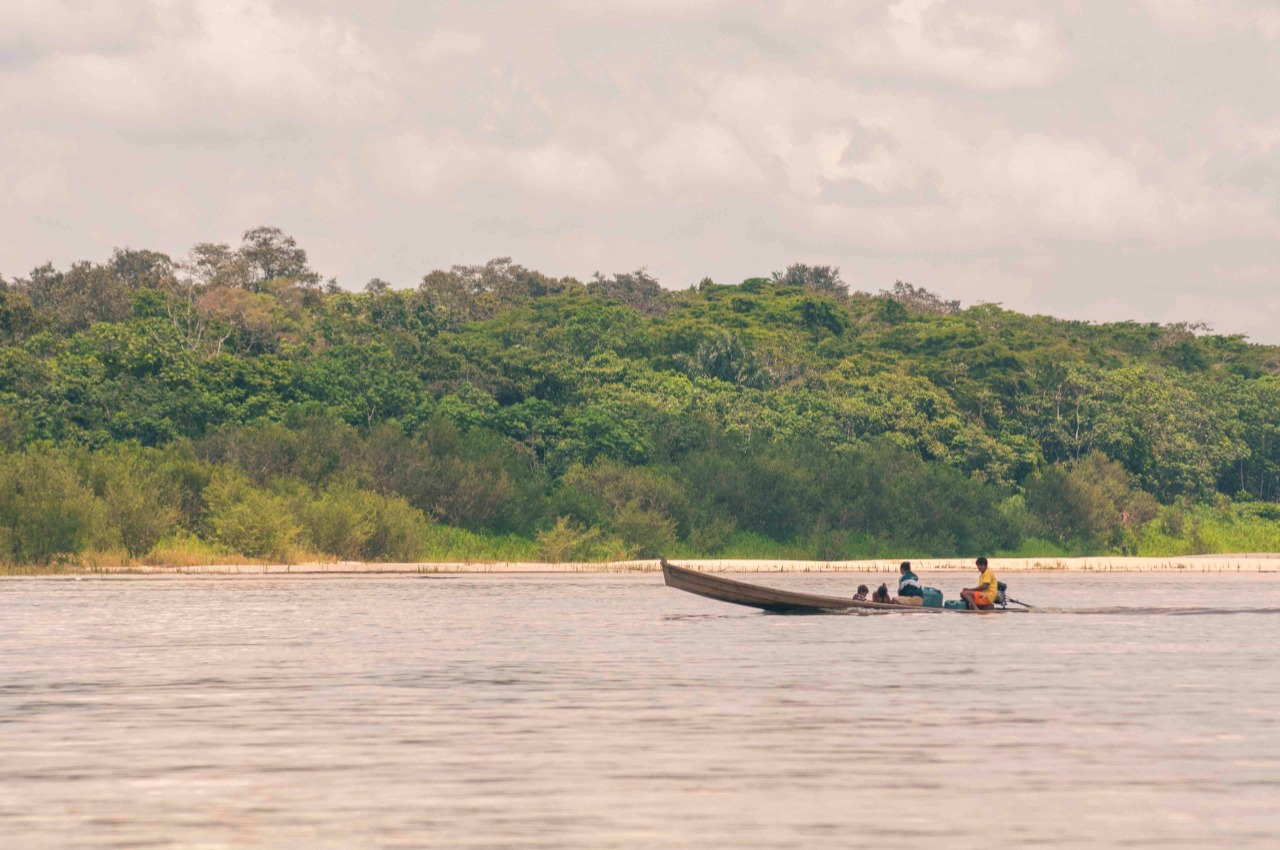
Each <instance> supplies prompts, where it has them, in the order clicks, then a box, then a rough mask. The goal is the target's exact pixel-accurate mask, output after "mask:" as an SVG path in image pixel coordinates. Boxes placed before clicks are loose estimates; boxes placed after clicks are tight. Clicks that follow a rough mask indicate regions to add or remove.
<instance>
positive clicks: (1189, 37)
mask: <svg viewBox="0 0 1280 850" xmlns="http://www.w3.org/2000/svg"><path fill="white" fill-rule="evenodd" d="M1278 197H1280V4H1278V3H1277V2H1276V0H1145V2H1144V0H1134V2H1129V3H1113V2H1104V0H1087V2H1086V0H1058V2H1048V0H1022V2H1009V0H1003V1H1002V2H996V1H995V0H950V2H948V0H899V2H872V1H871V0H854V2H836V0H823V1H822V2H792V1H791V0H769V2H754V0H539V2H530V0H516V1H515V2H504V0H471V2H465V3H462V2H459V3H452V2H428V1H427V0H412V2H411V1H410V0H360V2H358V3H357V2H346V1H345V0H344V1H343V2H340V1H339V0H150V2H147V0H93V1H92V2H72V0H63V2H58V0H2V2H0V273H3V274H5V275H6V276H9V277H13V276H19V275H22V274H25V273H26V272H27V271H28V270H30V269H31V268H32V267H34V266H36V265H38V264H40V263H43V262H45V261H48V260H52V261H53V262H54V263H55V264H58V265H66V264H67V263H69V262H71V261H72V260H76V259H94V260H100V259H103V258H105V257H106V256H107V255H108V254H109V253H110V251H111V249H112V248H113V247H114V246H125V245H128V246H131V247H147V248H154V249H158V250H163V251H166V252H169V253H171V254H173V255H174V256H179V255H183V254H185V253H186V251H187V250H188V249H189V248H190V246H191V245H192V244H194V243H195V242H199V241H226V242H231V243H233V244H236V243H238V240H239V236H240V233H241V232H242V231H244V230H245V229H247V228H249V227H252V226H255V225H259V224H273V225H277V226H280V227H282V228H284V229H285V230H286V231H287V232H289V233H291V234H293V235H294V236H295V237H297V239H298V240H299V242H300V244H302V246H303V247H305V248H306V249H307V250H308V252H309V253H310V255H311V259H312V265H313V266H314V267H315V268H316V269H317V270H318V271H320V272H321V273H322V274H325V275H326V276H327V275H336V276H337V277H338V278H339V280H340V281H341V282H342V284H343V285H345V286H347V287H348V288H353V289H354V288H359V287H361V286H363V284H364V283H365V282H366V281H367V280H368V279H369V278H370V277H374V276H377V277H382V278H385V279H387V280H390V281H391V282H392V283H393V284H395V285H397V286H411V285H414V284H416V282H417V281H418V279H420V278H421V276H422V275H423V274H424V273H426V272H428V271H430V270H431V269H433V268H439V267H447V266H449V265H451V264H453V263H475V262H483V261H485V260H487V259H489V258H492V257H495V256H511V257H513V258H514V259H515V260H516V261H517V262H520V263H523V264H525V265H527V266H531V267H534V268H538V269H541V270H542V271H545V272H548V273H551V274H556V275H561V274H571V275H575V276H577V277H580V278H585V277H587V276H589V275H590V274H591V273H592V272H594V271H597V270H599V271H602V272H606V273H609V272H615V271H624V270H632V269H635V268H637V267H640V266H647V267H648V268H649V270H650V271H651V272H652V273H653V274H655V275H656V276H657V277H658V278H659V279H660V280H661V281H662V282H663V283H664V285H666V286H669V287H678V288H683V287H686V286H688V285H689V284H690V283H694V282H696V281H697V280H699V279H701V278H702V277H704V276H710V277H712V278H713V279H715V280H717V281H720V282H725V283H730V282H737V281H740V280H741V279H743V278H745V277H750V276H755V275H763V274H767V273H768V272H770V271H772V270H774V269H779V268H782V267H783V266H785V265H786V264H787V263H790V262H797V261H803V262H809V263H829V264H835V265H839V266H840V267H841V269H842V270H843V273H844V277H845V279H846V280H847V281H848V282H849V283H850V284H851V285H853V286H854V287H855V288H860V289H866V290H870V291H876V290H879V289H882V288H887V287H888V286H890V285H891V284H892V283H893V281H894V280H895V279H902V280H908V281H910V282H912V283H915V284H917V285H920V286H925V287H927V288H929V289H932V290H934V291H937V292H939V293H941V294H943V295H946V296H948V297H953V298H960V299H962V300H963V301H964V302H965V303H973V302H976V301H995V302H1001V303H1003V304H1004V305H1005V306H1007V307H1011V308H1014V309H1018V310H1024V311H1032V312H1043V313H1051V314H1054V315H1059V316H1067V317H1074V318H1089V319H1095V320H1114V319H1136V320H1141V321H1159V322H1169V321H1181V320H1189V321H1207V322H1209V323H1210V324H1212V325H1213V326H1214V328H1215V329H1216V330H1218V331H1220V332H1229V333H1247V334H1249V335H1250V336H1251V337H1252V338H1254V339H1256V340H1258V341H1269V342H1280V321H1277V319H1278V318H1280V211H1278V210H1277V198H1278Z"/></svg>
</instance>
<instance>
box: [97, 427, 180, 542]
mask: <svg viewBox="0 0 1280 850" xmlns="http://www.w3.org/2000/svg"><path fill="white" fill-rule="evenodd" d="M157 455H158V453H154V452H149V451H146V450H136V449H129V448H128V447H125V446H121V447H117V448H116V450H114V451H111V452H108V453H104V454H99V455H92V456H90V457H89V459H88V465H89V468H90V476H89V477H90V480H91V481H92V482H93V485H94V489H95V490H96V491H97V494H98V496H99V497H100V498H101V499H102V502H103V506H104V510H105V515H106V520H107V526H108V529H107V530H108V532H109V534H110V536H111V537H113V538H115V540H117V541H118V542H119V544H120V545H123V546H124V549H125V552H126V554H127V555H128V557H129V558H138V557H141V556H143V555H145V554H147V553H148V552H150V551H151V549H152V548H153V547H154V546H155V545H156V543H158V542H159V541H160V540H162V539H163V538H164V537H166V536H167V535H169V534H171V533H172V532H173V531H174V529H175V527H176V526H177V523H178V516H179V513H178V509H177V508H176V507H174V505H175V503H176V502H177V501H178V500H177V498H176V497H175V493H174V489H175V488H174V487H173V486H172V485H171V482H170V481H169V479H168V478H167V477H165V476H164V475H163V474H161V473H160V472H159V471H158V470H157V468H156V462H155V461H156V456H157Z"/></svg>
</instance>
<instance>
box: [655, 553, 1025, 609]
mask: <svg viewBox="0 0 1280 850" xmlns="http://www.w3.org/2000/svg"><path fill="white" fill-rule="evenodd" d="M662 578H663V580H664V581H665V582H666V583H667V587H674V588H675V589H677V590H683V591H685V592H686V593H693V594H697V595H698V596H705V597H706V598H708V599H714V600H716V601H717V602H728V603H729V604H731V605H744V606H746V607H748V608H758V609H760V610H761V611H769V612H772V613H775V614H821V613H831V612H841V611H857V612H859V613H862V612H866V613H873V612H879V613H889V612H893V613H896V614H942V613H945V612H951V613H955V614H1012V613H1017V611H1016V609H1007V608H993V609H989V610H986V611H971V610H955V609H950V608H923V607H917V606H913V605H894V604H892V603H883V602H859V601H856V600H854V599H844V598H842V597H839V596H823V595H821V594H816V593H799V592H796V591H793V590H781V589H779V588H775V587H762V586H761V585H758V584H749V583H747V582H745V581H737V580H736V579H731V578H725V577H724V576H720V575H714V574H711V573H703V572H698V571H697V570H691V569H688V568H686V567H678V566H676V565H675V564H669V563H667V562H666V560H663V561H662Z"/></svg>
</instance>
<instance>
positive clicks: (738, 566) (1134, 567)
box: [10, 553, 1280, 576]
mask: <svg viewBox="0 0 1280 850" xmlns="http://www.w3.org/2000/svg"><path fill="white" fill-rule="evenodd" d="M677 563H679V564H680V565H682V566H688V567H692V568H694V569H699V570H703V571H705V572H727V573H893V572H896V571H897V569H898V564H899V563H900V561H899V560H898V559H879V560H859V561H788V560H776V559H763V560H739V559H696V560H682V559H678V560H677ZM912 564H913V565H914V566H915V568H916V569H918V570H921V571H925V572H939V571H953V572H954V571H970V570H972V569H973V561H972V559H969V558H964V559H958V558H923V559H912ZM991 565H992V567H993V568H994V569H995V570H996V572H997V573H999V572H1120V573H1166V572H1182V573H1225V572H1232V573H1273V572H1274V573H1280V554H1276V553H1242V554H1233V555H1182V556H1177V557H1168V558H1126V557H1092V558H992V559H991ZM658 571H659V565H658V562H657V561H656V560H637V561H613V562H607V563H563V564H552V563H533V562H497V563H470V562H451V563H385V564H384V563H365V562H355V561H334V562H309V563H299V564H202V565H195V566H174V567H165V566H143V565H138V566H129V567H64V568H55V569H49V570H38V569H37V570H23V571H21V572H13V573H10V574H11V575H23V574H25V575H55V574H56V575H96V576H103V575H121V576H126V575H147V576H155V575H360V574H367V575H377V574H388V573H411V574H431V575H480V574H503V573H508V574H521V573H545V574H553V573H558V574H587V573H598V574H608V573H633V572H658Z"/></svg>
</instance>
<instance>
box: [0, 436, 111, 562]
mask: <svg viewBox="0 0 1280 850" xmlns="http://www.w3.org/2000/svg"><path fill="white" fill-rule="evenodd" d="M101 523H102V505H101V503H100V502H99V501H98V499H96V498H95V497H94V495H93V492H92V491H91V490H90V489H89V488H88V487H86V486H85V484H84V483H83V482H82V481H81V480H80V476H79V475H78V474H77V473H76V471H75V469H74V467H73V466H72V465H71V463H70V462H68V460H67V459H66V458H65V457H64V456H63V455H61V454H58V453H54V452H48V453H46V452H39V451H28V452H23V453H22V454H18V455H9V456H8V457H7V458H5V459H4V463H3V465H0V528H3V529H4V533H3V535H2V536H3V537H5V538H7V541H6V542H5V547H6V548H7V549H8V550H9V555H10V557H12V558H13V560H15V561H17V562H18V563H30V564H47V563H49V562H50V561H52V560H53V559H54V558H56V557H58V556H61V555H75V554H79V553H80V552H81V551H83V549H84V548H85V546H86V544H87V543H88V542H89V540H90V539H91V537H92V535H93V534H94V532H95V530H97V528H98V527H100V525H101Z"/></svg>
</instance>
